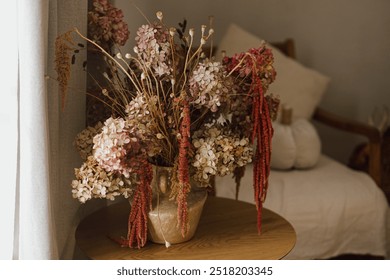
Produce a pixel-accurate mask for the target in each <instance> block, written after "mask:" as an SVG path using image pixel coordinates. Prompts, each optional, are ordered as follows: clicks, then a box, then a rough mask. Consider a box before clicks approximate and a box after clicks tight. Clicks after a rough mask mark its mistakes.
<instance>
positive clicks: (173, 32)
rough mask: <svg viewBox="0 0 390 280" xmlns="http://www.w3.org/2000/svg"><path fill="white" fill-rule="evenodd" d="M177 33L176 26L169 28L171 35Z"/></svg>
mask: <svg viewBox="0 0 390 280" xmlns="http://www.w3.org/2000/svg"><path fill="white" fill-rule="evenodd" d="M175 34H176V28H174V27H171V28H169V35H171V36H172V37H173V36H175Z"/></svg>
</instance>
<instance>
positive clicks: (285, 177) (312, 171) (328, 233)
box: [215, 24, 389, 259]
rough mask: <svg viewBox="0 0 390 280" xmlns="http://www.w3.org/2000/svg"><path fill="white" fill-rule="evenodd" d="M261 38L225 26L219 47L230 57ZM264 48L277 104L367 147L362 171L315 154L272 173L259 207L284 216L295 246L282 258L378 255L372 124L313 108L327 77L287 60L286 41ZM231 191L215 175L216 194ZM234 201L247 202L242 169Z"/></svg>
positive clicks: (229, 183) (380, 198) (248, 186)
mask: <svg viewBox="0 0 390 280" xmlns="http://www.w3.org/2000/svg"><path fill="white" fill-rule="evenodd" d="M261 41H262V40H261V39H259V38H257V37H256V36H254V35H253V34H249V33H248V32H247V31H245V30H242V29H241V28H240V27H238V26H236V25H234V24H232V25H231V26H230V27H229V28H228V31H227V33H226V34H225V36H224V37H223V38H222V41H221V42H220V44H219V46H218V48H219V49H222V50H230V53H227V55H231V54H234V53H237V52H241V51H244V50H246V49H249V48H250V47H253V46H256V45H258V44H259V43H260V42H261ZM275 46H276V47H277V49H276V47H275ZM270 47H272V48H273V50H274V51H275V52H274V54H275V67H276V70H277V71H278V67H280V68H279V70H280V75H279V76H277V80H276V81H277V82H279V84H278V85H277V86H276V87H275V88H274V90H275V91H277V92H281V95H282V98H281V99H282V101H283V99H284V100H287V101H289V102H291V104H290V105H292V107H294V110H295V112H297V114H296V115H295V118H296V119H299V118H301V119H305V120H307V122H311V121H312V120H313V119H315V120H317V121H321V122H323V123H325V124H328V125H331V126H333V127H336V128H339V129H342V130H344V131H349V132H355V133H359V134H361V135H364V136H366V137H367V138H368V140H369V143H370V166H369V173H368V174H367V173H363V172H359V171H355V170H352V169H350V168H348V167H347V166H345V165H343V164H341V163H339V162H337V161H336V160H334V159H332V158H329V157H327V156H326V155H324V154H322V153H321V151H320V150H319V151H317V154H318V155H317V158H316V160H315V164H312V165H311V166H310V167H307V168H295V167H290V168H285V169H283V168H280V169H272V170H271V174H270V179H269V180H270V181H269V190H268V195H267V199H266V201H265V205H264V207H266V208H268V209H270V210H272V211H274V212H276V213H278V214H279V215H281V216H283V217H284V218H286V219H287V220H288V221H289V222H290V223H291V224H292V225H293V227H294V228H295V230H296V233H297V243H296V246H295V247H294V249H293V250H292V251H291V252H290V254H289V255H288V256H286V259H329V258H334V257H337V256H341V255H347V254H348V255H350V254H353V255H370V256H376V257H381V258H385V257H386V238H387V237H386V234H387V233H386V222H387V219H388V216H389V213H388V212H389V206H388V203H387V200H386V197H385V195H384V193H383V191H382V190H381V189H380V188H379V187H378V186H379V185H380V178H381V174H380V171H381V165H380V158H379V157H380V156H379V155H380V135H379V133H378V132H377V131H376V130H375V129H374V128H372V127H368V126H366V125H363V124H359V123H356V122H353V121H349V120H345V119H340V118H337V117H336V116H334V115H333V114H329V113H327V112H325V111H323V110H321V109H319V108H318V105H319V103H320V100H321V97H322V95H323V94H324V92H325V91H326V87H327V84H328V83H329V79H328V78H327V77H324V76H323V75H321V74H320V73H318V72H316V71H313V70H311V69H307V68H305V67H304V66H302V65H298V63H297V62H295V61H293V59H291V58H289V57H294V55H295V53H294V45H293V41H292V40H287V41H286V42H285V43H283V44H274V45H270ZM279 50H281V52H279ZM282 53H283V54H282ZM284 55H286V56H284ZM281 64H283V65H281ZM283 75H285V76H283ZM278 79H279V81H278ZM283 91H286V95H284V94H285V93H284V92H283ZM294 102H295V103H294ZM282 140H283V139H282ZM319 141H320V140H319ZM306 142H307V143H310V142H311V141H310V140H307V141H306ZM306 146H310V145H305V147H306ZM280 154H281V155H283V153H280ZM312 154H314V153H311V155H312ZM235 189H236V188H235V182H234V179H232V178H231V177H229V176H225V177H222V178H216V183H215V191H216V195H217V196H220V197H226V198H232V199H234V198H235V192H236V191H235ZM237 199H238V200H242V201H246V202H250V203H254V199H253V190H252V170H251V168H250V167H247V168H246V172H245V176H244V177H243V178H242V181H241V188H240V191H239V193H238V198H237Z"/></svg>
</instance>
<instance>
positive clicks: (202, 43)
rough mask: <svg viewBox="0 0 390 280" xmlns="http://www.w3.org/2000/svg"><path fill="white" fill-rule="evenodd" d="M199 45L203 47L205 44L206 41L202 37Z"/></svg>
mask: <svg viewBox="0 0 390 280" xmlns="http://www.w3.org/2000/svg"><path fill="white" fill-rule="evenodd" d="M200 44H201V45H202V46H203V45H204V44H206V39H205V38H203V37H202V39H200Z"/></svg>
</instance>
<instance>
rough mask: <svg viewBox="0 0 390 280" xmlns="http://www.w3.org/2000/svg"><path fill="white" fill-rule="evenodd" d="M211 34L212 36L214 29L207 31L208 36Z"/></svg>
mask: <svg viewBox="0 0 390 280" xmlns="http://www.w3.org/2000/svg"><path fill="white" fill-rule="evenodd" d="M212 34H214V29H212V28H210V30H209V36H210V35H212Z"/></svg>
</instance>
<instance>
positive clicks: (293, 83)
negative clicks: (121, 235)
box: [217, 24, 329, 119]
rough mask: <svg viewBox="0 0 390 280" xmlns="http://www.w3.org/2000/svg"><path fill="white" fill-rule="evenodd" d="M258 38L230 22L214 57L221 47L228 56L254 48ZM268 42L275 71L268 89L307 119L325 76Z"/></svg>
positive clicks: (219, 54) (296, 116) (321, 89)
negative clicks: (273, 79) (274, 77)
mask: <svg viewBox="0 0 390 280" xmlns="http://www.w3.org/2000/svg"><path fill="white" fill-rule="evenodd" d="M262 42H263V40H262V39H260V38H258V37H256V36H255V35H253V34H251V33H249V32H247V31H245V30H243V29H242V28H240V27H239V26H237V25H235V24H231V25H230V26H229V27H228V29H227V31H226V33H225V35H224V36H223V38H222V40H221V42H220V43H219V44H218V50H219V51H218V54H217V59H218V58H220V57H221V51H223V50H224V51H226V55H227V56H232V55H234V54H236V53H241V52H244V51H247V50H248V49H250V48H257V47H259V46H260V45H261V43H262ZM268 46H269V47H270V48H271V49H272V52H273V54H274V66H275V69H276V73H277V74H276V79H275V81H274V82H273V83H272V84H271V86H270V88H269V92H270V93H273V94H275V95H276V96H279V97H280V99H281V104H289V106H291V107H292V108H293V110H294V117H295V118H306V119H310V118H311V117H312V115H313V113H314V110H315V108H316V107H317V105H318V104H319V103H320V101H321V98H322V96H323V94H324V93H325V90H326V88H327V86H328V83H329V78H328V77H326V76H324V75H322V74H320V73H319V72H317V71H315V70H312V69H309V68H307V67H305V66H303V65H301V64H299V63H298V62H297V61H295V60H294V59H291V58H289V57H287V56H285V55H284V54H283V53H282V52H280V51H279V50H278V49H276V48H275V47H273V46H271V45H268Z"/></svg>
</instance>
